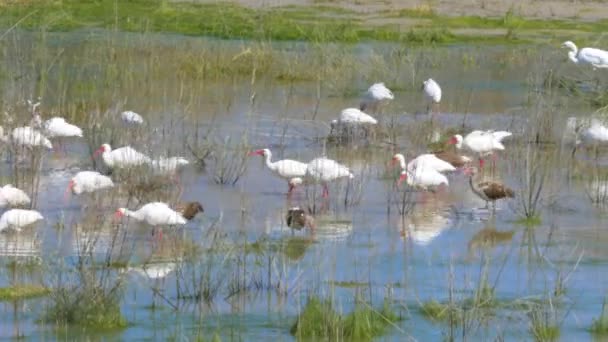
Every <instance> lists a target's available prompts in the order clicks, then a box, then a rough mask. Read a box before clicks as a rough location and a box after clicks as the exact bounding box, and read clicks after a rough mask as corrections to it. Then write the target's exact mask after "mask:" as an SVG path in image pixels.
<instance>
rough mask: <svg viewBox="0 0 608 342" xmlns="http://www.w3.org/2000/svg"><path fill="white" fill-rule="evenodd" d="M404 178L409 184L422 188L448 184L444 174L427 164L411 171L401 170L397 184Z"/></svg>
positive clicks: (426, 188)
mask: <svg viewBox="0 0 608 342" xmlns="http://www.w3.org/2000/svg"><path fill="white" fill-rule="evenodd" d="M404 180H405V181H407V184H408V185H409V186H412V187H415V188H418V189H422V190H429V189H432V188H436V187H438V186H440V185H442V184H445V185H446V186H447V185H449V182H448V179H447V177H446V176H444V175H443V174H441V173H439V172H437V171H436V170H435V169H433V168H431V167H429V166H424V167H417V168H416V169H415V170H413V171H408V170H407V169H406V170H403V171H401V176H400V177H399V184H401V182H403V181H404Z"/></svg>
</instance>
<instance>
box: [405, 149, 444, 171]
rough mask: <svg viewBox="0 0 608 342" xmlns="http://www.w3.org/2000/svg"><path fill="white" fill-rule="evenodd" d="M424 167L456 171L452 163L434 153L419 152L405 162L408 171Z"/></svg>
mask: <svg viewBox="0 0 608 342" xmlns="http://www.w3.org/2000/svg"><path fill="white" fill-rule="evenodd" d="M401 157H402V158H403V156H402V155H401ZM420 167H422V168H426V167H430V168H431V169H433V170H435V171H437V172H452V171H456V168H455V167H454V166H452V164H450V163H448V162H446V161H444V160H441V159H439V158H437V156H435V155H434V154H430V153H427V154H421V155H419V156H418V157H416V158H414V159H412V160H410V162H409V163H407V170H408V171H414V170H416V169H417V168H420Z"/></svg>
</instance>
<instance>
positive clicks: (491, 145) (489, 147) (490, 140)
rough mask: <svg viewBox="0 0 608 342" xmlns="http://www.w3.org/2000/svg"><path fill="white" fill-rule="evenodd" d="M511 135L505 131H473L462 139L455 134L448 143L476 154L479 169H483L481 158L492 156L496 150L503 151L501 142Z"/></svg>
mask: <svg viewBox="0 0 608 342" xmlns="http://www.w3.org/2000/svg"><path fill="white" fill-rule="evenodd" d="M511 135H513V134H512V133H511V132H507V131H473V132H471V133H469V134H467V136H466V137H464V138H463V137H462V135H460V134H457V135H455V136H453V137H452V138H451V139H450V141H449V143H450V144H454V145H456V148H458V149H462V148H466V149H468V150H470V151H471V152H474V153H477V154H478V155H479V158H480V159H479V163H480V167H483V159H482V157H483V156H485V155H488V154H492V153H493V152H494V151H496V150H504V149H505V146H504V145H503V144H502V140H503V139H504V138H506V137H510V136H511Z"/></svg>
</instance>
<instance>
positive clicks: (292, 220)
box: [285, 207, 316, 232]
mask: <svg viewBox="0 0 608 342" xmlns="http://www.w3.org/2000/svg"><path fill="white" fill-rule="evenodd" d="M285 219H286V221H287V227H289V228H291V229H295V230H301V229H302V228H308V229H310V231H311V232H314V231H315V228H316V224H315V218H314V217H312V215H309V214H308V213H306V212H305V211H304V210H303V209H301V208H299V207H293V208H290V209H288V210H287V216H286V217H285Z"/></svg>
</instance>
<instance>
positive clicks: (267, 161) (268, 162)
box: [264, 153, 277, 171]
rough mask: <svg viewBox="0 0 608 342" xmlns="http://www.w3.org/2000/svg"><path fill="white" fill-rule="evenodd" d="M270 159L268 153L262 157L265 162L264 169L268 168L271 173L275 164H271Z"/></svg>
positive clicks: (270, 155) (270, 156)
mask: <svg viewBox="0 0 608 342" xmlns="http://www.w3.org/2000/svg"><path fill="white" fill-rule="evenodd" d="M271 158H272V154H270V153H268V154H267V155H266V156H264V159H265V160H266V167H268V168H269V169H271V170H272V171H274V170H275V169H276V166H277V165H276V164H275V163H273V162H272V161H270V159H271Z"/></svg>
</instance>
